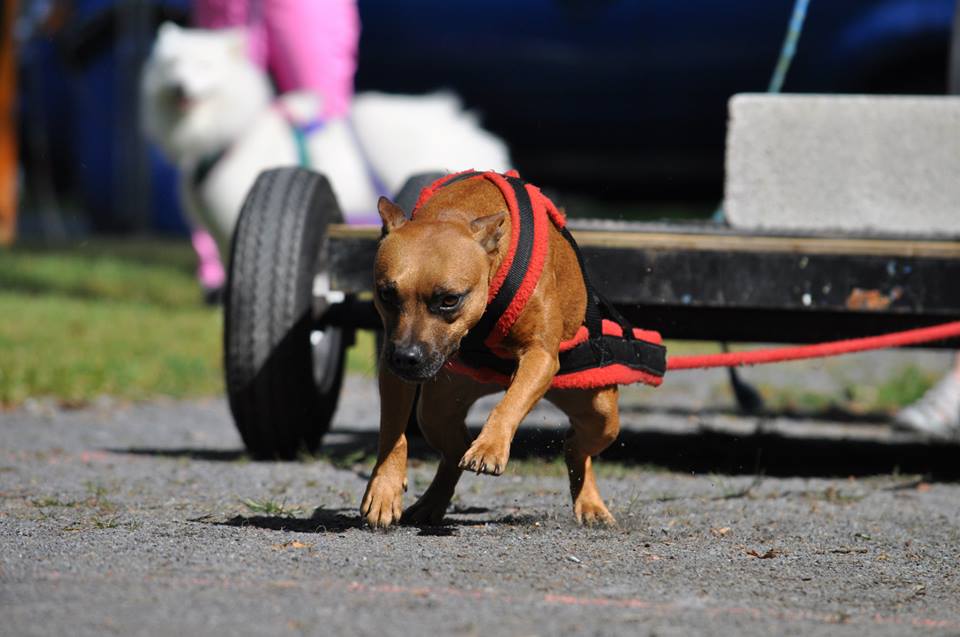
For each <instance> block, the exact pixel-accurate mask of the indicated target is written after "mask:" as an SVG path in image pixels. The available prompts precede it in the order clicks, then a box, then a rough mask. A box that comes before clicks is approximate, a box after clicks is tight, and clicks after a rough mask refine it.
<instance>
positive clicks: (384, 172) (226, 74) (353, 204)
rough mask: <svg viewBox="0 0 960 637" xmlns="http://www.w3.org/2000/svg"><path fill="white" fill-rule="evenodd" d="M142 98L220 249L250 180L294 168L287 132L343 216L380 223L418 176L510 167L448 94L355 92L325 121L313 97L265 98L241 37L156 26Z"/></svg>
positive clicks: (500, 147) (495, 142)
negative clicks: (381, 210)
mask: <svg viewBox="0 0 960 637" xmlns="http://www.w3.org/2000/svg"><path fill="white" fill-rule="evenodd" d="M141 93H142V103H143V113H142V116H143V125H144V129H145V131H146V133H147V135H148V136H149V137H150V138H151V139H152V140H154V141H155V142H156V143H157V144H158V145H159V146H160V147H161V149H163V151H164V152H165V153H166V154H167V155H168V156H169V158H170V159H171V160H172V161H173V162H174V163H176V164H177V166H178V167H179V169H180V172H181V196H182V198H183V201H184V204H185V208H186V209H187V212H188V213H189V214H190V215H191V216H192V217H193V218H194V220H195V221H196V222H198V223H200V224H201V225H202V226H204V227H206V228H207V229H208V230H209V231H210V233H211V234H212V235H213V236H214V237H215V238H216V239H217V241H218V243H219V244H220V249H221V254H228V251H227V247H228V245H229V241H230V235H231V233H232V231H233V227H234V225H235V224H236V220H237V216H238V214H239V212H240V207H241V205H242V203H243V200H244V197H245V196H246V194H247V190H248V189H249V188H250V186H251V185H252V184H253V181H254V180H255V179H256V177H257V175H258V174H259V173H260V172H261V171H263V170H265V169H267V168H272V167H276V166H285V165H297V164H298V163H300V161H301V160H300V158H301V150H300V146H298V143H297V139H296V137H295V135H294V130H295V128H299V129H300V130H301V131H302V132H303V133H304V138H303V139H305V142H306V143H305V150H306V151H307V152H306V155H307V156H308V158H309V165H310V168H312V169H313V170H316V171H317V172H320V173H322V174H324V175H326V176H327V178H329V179H330V182H331V184H332V186H333V190H334V192H335V194H336V196H337V200H338V202H339V203H340V207H341V209H342V210H343V211H344V214H345V215H346V216H347V218H348V219H354V220H365V219H369V220H371V221H374V220H377V222H379V221H378V220H379V217H377V215H376V209H377V198H378V196H379V195H380V194H394V193H395V192H396V191H397V190H398V189H399V188H400V187H401V186H402V185H403V182H404V181H405V180H406V179H407V177H409V176H410V175H412V174H415V173H418V172H425V171H437V170H441V171H454V170H463V169H466V168H478V169H492V170H498V171H501V172H502V171H506V170H509V169H510V168H511V165H510V158H509V154H508V152H507V149H506V146H505V144H504V143H503V142H502V141H501V140H499V139H498V138H497V137H495V136H494V135H492V134H491V133H489V132H487V131H485V130H483V129H482V128H480V126H479V125H478V124H477V121H476V118H475V117H473V116H472V115H471V114H470V113H467V112H465V111H464V110H463V109H462V107H461V104H460V102H459V100H458V99H457V98H456V97H454V96H453V95H450V94H446V93H441V94H433V95H427V96H422V97H414V96H397V95H385V94H380V93H364V94H359V95H357V96H356V97H355V98H354V101H353V105H352V108H351V112H350V116H349V117H348V118H344V119H335V120H331V121H327V122H321V121H320V120H319V114H320V113H321V111H322V109H321V101H320V100H321V98H320V97H319V96H316V95H314V94H312V93H308V92H296V93H287V94H284V95H281V96H279V97H274V96H273V94H272V90H271V88H270V84H269V82H268V80H267V78H266V76H265V75H264V73H263V72H262V71H260V70H259V69H258V68H257V67H256V66H255V65H254V64H253V63H252V62H250V61H249V60H248V58H247V56H246V41H245V36H244V33H243V32H242V31H240V30H224V31H204V30H197V29H183V28H180V27H177V26H176V25H173V24H164V25H163V26H162V27H161V29H160V33H159V36H158V38H157V41H156V44H155V46H154V49H153V52H152V54H151V56H150V58H149V59H148V61H147V64H146V67H145V69H144V74H143V81H142V91H141ZM380 189H384V190H386V191H387V192H383V193H382V192H378V190H380Z"/></svg>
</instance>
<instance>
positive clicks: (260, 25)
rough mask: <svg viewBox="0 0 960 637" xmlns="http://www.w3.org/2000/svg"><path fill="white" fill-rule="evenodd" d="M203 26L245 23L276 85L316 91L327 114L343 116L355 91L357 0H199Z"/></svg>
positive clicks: (197, 19) (253, 51) (197, 15)
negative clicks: (322, 100)
mask: <svg viewBox="0 0 960 637" xmlns="http://www.w3.org/2000/svg"><path fill="white" fill-rule="evenodd" d="M194 23H195V24H196V26H198V27H201V28H204V29H221V28H226V27H236V26H244V25H245V26H246V27H247V28H248V30H249V33H250V56H251V58H252V59H253V61H254V62H256V63H257V64H258V65H260V66H261V67H262V68H263V69H265V70H266V71H267V72H269V73H270V74H271V76H272V77H273V79H274V81H275V83H276V86H277V89H278V90H279V91H280V92H281V93H283V92H286V91H293V90H303V89H308V90H313V91H316V92H317V93H319V94H320V95H321V96H323V99H324V115H326V116H328V117H330V116H337V115H344V114H345V113H346V112H347V110H348V108H349V106H350V98H351V96H352V95H353V74H354V71H355V70H356V66H357V43H358V41H359V39H360V17H359V15H358V13H357V6H356V2H355V0H196V2H195V4H194Z"/></svg>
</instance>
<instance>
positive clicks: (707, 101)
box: [20, 0, 955, 232]
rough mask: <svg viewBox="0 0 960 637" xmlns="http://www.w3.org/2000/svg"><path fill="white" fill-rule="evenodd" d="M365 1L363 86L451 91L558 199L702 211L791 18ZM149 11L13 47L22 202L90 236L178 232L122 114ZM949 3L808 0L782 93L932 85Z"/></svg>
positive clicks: (633, 5) (689, 8) (747, 9)
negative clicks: (78, 211) (67, 216)
mask: <svg viewBox="0 0 960 637" xmlns="http://www.w3.org/2000/svg"><path fill="white" fill-rule="evenodd" d="M358 1H359V7H360V12H361V20H362V23H363V33H362V39H361V44H360V60H359V69H358V75H357V88H358V89H359V90H366V89H376V90H384V91H395V92H404V93H418V92H426V91H432V90H437V89H444V88H446V89H452V90H454V91H456V92H457V93H458V94H460V95H461V96H462V97H463V98H464V100H465V102H466V103H467V105H468V106H470V107H472V108H474V109H476V110H477V111H478V112H479V113H480V115H481V116H482V120H483V122H484V124H485V125H486V126H488V127H490V128H491V129H492V130H494V131H495V132H497V133H499V134H500V135H502V136H503V137H504V138H505V139H507V141H508V142H509V143H510V146H511V149H512V152H513V155H514V159H515V161H516V162H517V165H518V167H519V168H520V170H521V171H522V172H523V174H524V175H525V176H526V177H528V178H529V179H531V180H532V181H535V182H537V183H540V184H544V185H545V186H549V187H551V188H552V189H555V190H562V191H565V192H578V191H579V192H582V193H586V194H589V195H590V196H591V197H592V198H596V197H601V198H607V199H609V200H611V201H618V202H624V201H641V200H642V201H650V200H651V199H656V198H663V199H666V200H670V201H678V200H690V201H700V202H714V203H715V202H716V201H717V200H719V198H720V196H721V190H722V181H723V146H724V136H725V129H726V100H727V98H728V97H729V96H730V95H732V94H734V93H737V92H741V91H762V90H764V89H765V88H766V86H767V83H768V81H769V77H770V74H771V71H772V69H773V67H774V64H775V62H776V59H777V55H778V52H779V49H780V45H781V42H782V39H783V35H784V31H785V29H786V25H787V22H788V18H789V15H790V11H791V7H792V5H793V0H752V1H749V2H748V1H744V0H741V1H726V2H721V1H720V0H697V1H693V0H648V1H646V2H641V1H640V0H487V1H485V2H482V3H466V2H450V1H447V0H404V1H403V2H396V1H394V0H391V1H387V0H358ZM48 4H49V3H48V2H36V3H27V5H26V6H27V8H28V11H27V12H28V13H29V12H31V11H34V10H39V9H40V8H42V7H43V6H45V5H48ZM148 4H149V5H150V7H151V11H149V12H147V13H144V12H142V11H140V10H139V9H137V8H136V7H138V6H140V5H139V3H134V4H129V3H121V2H119V1H118V0H77V1H76V2H74V3H72V6H73V7H74V11H75V13H74V14H73V15H72V17H71V19H70V20H67V21H66V23H65V28H63V29H62V30H61V32H60V33H59V34H54V35H49V34H47V35H44V33H46V32H45V31H44V30H43V29H42V28H38V29H37V32H38V34H39V35H37V36H36V37H34V38H33V39H31V41H29V42H27V43H26V45H25V46H24V47H23V50H22V51H21V54H22V55H21V61H22V64H23V67H22V68H21V71H22V73H23V76H22V82H21V90H22V94H21V109H20V112H21V114H22V117H21V122H22V125H23V126H24V128H25V129H26V130H24V131H23V135H22V139H23V144H22V146H23V150H24V152H25V153H26V160H27V166H28V169H27V171H26V176H27V186H28V191H31V192H35V191H38V190H41V189H42V188H44V187H45V186H43V185H42V183H39V182H43V183H47V184H50V183H52V184H53V186H54V187H55V189H56V190H57V191H59V192H60V193H61V194H62V195H64V199H67V200H74V201H79V202H80V203H81V205H82V207H83V209H84V210H85V211H86V212H87V217H88V219H89V221H90V222H91V223H90V226H91V227H92V228H93V229H95V230H97V231H108V232H127V231H141V232H142V231H145V230H148V229H152V230H158V229H161V230H163V229H165V230H168V231H179V232H182V231H183V229H184V227H183V224H182V222H181V221H180V220H179V212H178V205H177V200H176V195H175V192H174V178H173V174H172V172H171V170H170V168H169V167H166V166H165V165H164V164H163V163H162V162H160V161H159V160H158V159H157V158H153V160H152V161H149V162H147V161H145V160H142V159H137V158H141V157H143V154H144V153H145V152H146V146H145V145H144V143H143V141H142V139H141V138H140V137H139V133H138V126H137V122H136V117H135V109H134V105H135V104H136V91H137V85H136V80H137V74H136V65H137V63H138V62H137V60H139V59H141V58H142V56H143V55H145V52H146V51H147V50H148V48H149V37H148V36H149V33H150V29H151V28H153V27H155V26H156V24H158V23H159V21H160V20H161V19H171V18H172V19H179V20H181V21H184V20H186V18H187V15H188V13H189V2H188V0H153V1H152V2H150V3H148ZM954 4H955V0H842V1H840V0H811V4H810V10H809V14H808V17H807V21H806V26H805V29H804V32H803V35H802V37H801V40H800V46H799V51H798V53H797V56H796V58H795V60H794V64H793V66H792V69H791V71H790V75H789V76H788V78H787V83H786V86H785V90H787V91H796V92H831V93H845V92H867V93H942V92H944V88H945V77H946V67H947V51H948V46H949V40H950V32H951V23H952V19H953V11H954ZM117 16H119V17H117ZM138 16H139V17H138ZM121 18H122V19H121ZM137 20H139V22H138V21H137ZM125 24H127V25H133V26H134V27H136V28H131V29H125V28H124V26H123V25H125ZM31 129H33V130H31ZM52 149H56V152H53V150H52ZM31 166H45V167H44V168H42V170H40V169H34V170H32V171H31V168H30V167H31ZM44 171H46V172H49V173H51V176H50V178H48V179H45V180H44V179H41V180H39V182H38V179H37V174H42V173H43V172H44ZM704 209H705V208H704ZM151 211H152V212H151Z"/></svg>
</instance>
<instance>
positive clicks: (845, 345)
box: [667, 321, 960, 370]
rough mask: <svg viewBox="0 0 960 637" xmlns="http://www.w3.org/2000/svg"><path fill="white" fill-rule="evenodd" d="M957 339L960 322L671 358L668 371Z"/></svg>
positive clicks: (740, 364)
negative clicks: (801, 343) (849, 337)
mask: <svg viewBox="0 0 960 637" xmlns="http://www.w3.org/2000/svg"><path fill="white" fill-rule="evenodd" d="M958 336H960V321H953V322H951V323H943V324H942V325H933V326H931V327H920V328H916V329H912V330H904V331H902V332H893V333H891V334H881V335H880V336H866V337H863V338H851V339H846V340H842V341H831V342H829V343H817V344H815V345H800V346H793V347H773V348H769V349H756V350H751V351H747V352H724V353H722V354H702V355H696V356H671V357H669V358H668V359H667V369H668V370H678V369H704V368H707V367H740V366H742V365H763V364H766V363H779V362H782V361H796V360H802V359H805V358H824V357H826V356H838V355H840V354H851V353H853V352H864V351H867V350H871V349H884V348H887V347H903V346H904V345H917V344H919V343H928V342H931V341H942V340H944V339H947V338H954V337H958Z"/></svg>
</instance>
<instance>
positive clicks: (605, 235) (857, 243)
mask: <svg viewBox="0 0 960 637" xmlns="http://www.w3.org/2000/svg"><path fill="white" fill-rule="evenodd" d="M329 235H330V236H331V237H333V238H337V239H347V240H353V241H357V240H360V241H363V240H367V241H376V240H377V239H378V238H379V236H380V228H379V227H378V226H347V225H334V226H330V229H329ZM573 235H574V238H576V240H577V243H578V244H579V245H580V246H581V247H583V248H587V247H604V248H628V249H637V250H640V249H659V250H687V251H696V252H754V253H781V254H793V255H814V254H835V255H872V256H881V257H926V258H942V259H960V241H930V240H911V239H857V238H811V237H776V236H755V235H730V234H709V233H702V234H701V233H667V232H650V233H648V232H615V231H609V230H575V231H574V232H573Z"/></svg>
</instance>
